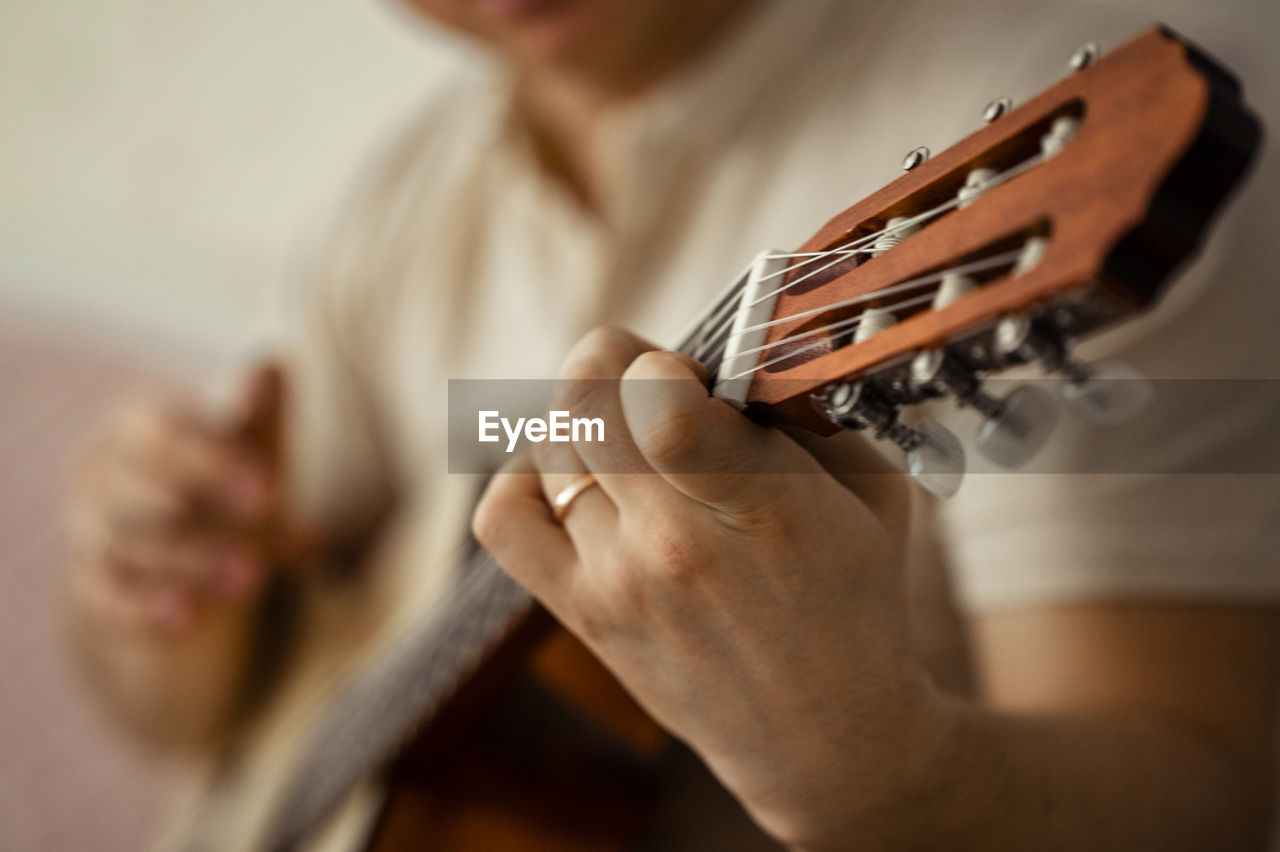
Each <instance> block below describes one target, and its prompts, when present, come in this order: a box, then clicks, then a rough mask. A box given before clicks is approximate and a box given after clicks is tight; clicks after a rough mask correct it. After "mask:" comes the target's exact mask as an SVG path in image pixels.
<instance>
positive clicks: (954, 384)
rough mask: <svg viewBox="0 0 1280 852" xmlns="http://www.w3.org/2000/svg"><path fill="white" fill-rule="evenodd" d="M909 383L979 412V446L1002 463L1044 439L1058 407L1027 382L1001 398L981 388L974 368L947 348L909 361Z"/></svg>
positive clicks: (1013, 462) (1014, 461) (1013, 463)
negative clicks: (946, 396) (949, 397)
mask: <svg viewBox="0 0 1280 852" xmlns="http://www.w3.org/2000/svg"><path fill="white" fill-rule="evenodd" d="M911 383H912V386H913V387H914V388H915V389H916V390H917V392H919V393H921V394H922V395H926V396H944V395H951V396H954V397H955V399H956V402H958V403H959V404H960V405H962V406H967V407H970V408H973V409H974V410H976V411H977V412H978V413H979V414H981V415H982V424H981V425H980V426H979V427H978V436H977V444H978V449H979V450H980V451H981V452H982V454H983V455H984V456H986V457H987V458H988V459H990V460H991V461H993V462H995V463H996V464H998V465H1000V466H1002V467H1018V466H1020V465H1022V464H1025V463H1026V462H1027V461H1028V460H1030V459H1031V457H1032V456H1034V455H1035V454H1036V453H1037V452H1039V451H1040V448H1041V447H1043V446H1044V445H1045V443H1046V442H1047V441H1048V440H1049V435H1050V434H1051V433H1052V432H1053V427H1054V426H1055V425H1056V424H1057V422H1058V408H1057V406H1056V405H1054V403H1053V400H1052V398H1050V396H1049V395H1048V394H1047V393H1045V392H1044V391H1043V390H1041V389H1040V388H1037V387H1033V386H1031V385H1022V386H1020V387H1017V388H1015V389H1014V390H1012V391H1011V392H1009V393H1008V394H1007V395H1005V396H1003V397H997V396H993V395H991V394H989V393H987V392H986V391H984V390H983V389H982V382H981V380H980V379H979V378H978V376H977V370H976V369H974V368H973V367H971V366H970V365H969V364H968V363H966V362H965V361H963V360H961V359H960V358H959V357H958V356H956V355H955V354H953V353H951V352H948V351H947V350H946V349H928V350H924V351H922V352H919V353H918V354H917V355H916V357H915V358H914V359H913V360H912V362H911Z"/></svg>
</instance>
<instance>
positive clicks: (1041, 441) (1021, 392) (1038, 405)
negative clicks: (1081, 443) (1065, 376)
mask: <svg viewBox="0 0 1280 852" xmlns="http://www.w3.org/2000/svg"><path fill="white" fill-rule="evenodd" d="M1056 425H1058V406H1057V405H1056V404H1055V403H1054V401H1053V397H1051V396H1050V395H1049V394H1047V393H1045V392H1044V391H1043V390H1041V389H1040V388H1038V387H1034V386H1032V385H1020V386H1019V387H1016V388H1014V389H1013V390H1012V391H1010V392H1009V393H1008V394H1007V395H1006V396H1004V397H1003V398H1002V399H1001V400H1000V410H999V412H997V413H995V414H993V415H989V416H987V417H985V418H984V419H983V421H982V425H980V426H979V427H978V449H979V450H980V451H981V452H982V454H983V455H984V456H986V457H987V458H988V459H990V460H991V461H993V462H995V463H996V464H998V465H1000V466H1001V467H1021V466H1022V465H1024V464H1026V463H1027V462H1028V461H1030V460H1031V457H1032V456H1034V455H1035V454H1036V453H1038V452H1039V451H1040V448H1041V447H1043V446H1044V445H1045V444H1046V443H1048V441H1049V436H1050V435H1052V434H1053V427H1054V426H1056Z"/></svg>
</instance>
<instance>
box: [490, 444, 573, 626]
mask: <svg viewBox="0 0 1280 852" xmlns="http://www.w3.org/2000/svg"><path fill="white" fill-rule="evenodd" d="M541 479H542V478H541V476H540V475H539V474H538V472H537V471H536V470H535V468H534V467H533V464H532V461H531V460H529V459H527V458H523V457H522V458H520V459H518V460H516V461H515V462H513V463H512V464H510V465H508V466H507V467H505V468H504V469H503V470H502V471H500V472H499V473H498V474H497V475H496V476H494V478H493V480H492V481H491V482H490V483H489V487H488V488H487V489H486V490H485V493H484V496H483V497H482V498H481V499H480V503H479V504H478V505H477V506H476V511H475V515H474V516H473V517H472V521H471V526H472V531H473V532H474V533H475V537H476V540H477V541H479V542H480V543H481V544H482V545H484V546H485V548H487V549H488V551H489V552H490V553H492V554H493V557H494V558H495V559H496V560H498V564H500V565H501V566H502V567H503V569H504V570H505V571H506V572H507V573H508V574H510V575H511V576H512V578H514V579H515V580H516V582H518V583H519V584H520V585H522V586H524V587H525V588H526V589H528V591H529V593H530V594H532V595H533V596H534V597H536V598H538V599H539V600H540V601H542V602H543V603H544V604H545V605H546V606H547V608H548V609H550V610H551V611H552V612H553V613H555V614H556V615H560V614H561V612H563V611H564V610H565V607H564V603H565V601H566V598H567V595H568V593H569V589H570V586H571V584H572V582H573V576H574V573H575V572H576V571H577V570H578V564H579V563H578V557H577V553H576V552H575V550H574V546H573V542H572V541H571V540H570V539H569V535H568V533H567V532H566V531H565V530H564V528H563V527H561V526H560V525H559V524H557V523H556V522H555V519H554V518H553V517H552V514H551V507H550V506H549V505H547V501H546V499H545V498H544V496H543V491H542V488H543V486H542V481H541Z"/></svg>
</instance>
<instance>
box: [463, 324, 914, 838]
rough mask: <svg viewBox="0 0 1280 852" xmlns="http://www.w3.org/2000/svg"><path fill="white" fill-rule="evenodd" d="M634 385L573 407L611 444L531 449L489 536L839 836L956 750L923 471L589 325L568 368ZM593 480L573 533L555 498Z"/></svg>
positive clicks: (540, 590)
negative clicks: (914, 583) (915, 595)
mask: <svg viewBox="0 0 1280 852" xmlns="http://www.w3.org/2000/svg"><path fill="white" fill-rule="evenodd" d="M619 377H622V379H623V380H622V381H621V382H617V381H594V382H592V381H581V382H576V383H574V384H573V385H570V388H571V390H570V394H569V396H570V398H569V399H562V400H561V401H560V402H559V403H558V404H557V406H556V407H557V408H562V409H570V410H571V411H572V416H574V417H601V418H603V419H604V421H605V423H606V440H605V441H604V442H597V443H588V442H580V443H573V444H565V443H561V444H551V443H541V444H537V445H535V451H534V456H533V459H531V460H525V461H523V462H519V463H517V464H515V465H514V466H513V467H511V468H510V469H509V470H508V471H507V472H505V473H504V474H502V475H499V476H498V477H496V478H495V480H494V481H493V483H491V485H490V489H489V491H488V493H487V494H486V496H485V498H484V499H483V501H482V502H481V504H480V506H479V507H478V509H477V513H476V517H475V521H474V524H475V529H476V534H477V537H478V538H479V540H480V541H481V542H482V543H483V544H484V545H485V546H486V547H488V548H489V549H490V551H491V552H492V553H493V554H494V555H495V557H496V558H497V559H498V560H499V561H500V562H501V564H502V565H503V566H504V568H506V570H507V571H509V572H510V573H511V574H512V575H513V576H514V577H515V578H516V579H517V580H518V581H519V582H520V583H522V584H523V585H525V586H526V587H527V588H528V589H529V590H530V591H531V592H532V593H533V594H534V595H535V596H537V597H538V598H539V599H540V600H541V601H542V602H543V603H544V604H545V605H546V606H547V607H548V608H549V609H550V610H551V611H552V612H553V613H554V614H555V615H556V617H557V618H558V619H559V620H560V621H561V622H562V623H563V624H564V625H565V626H567V627H568V628H569V629H571V630H573V631H574V632H575V633H577V634H578V635H579V636H580V637H581V638H582V639H583V640H584V641H585V642H586V644H587V645H588V646H589V647H590V648H591V649H592V651H593V652H594V653H595V654H596V655H597V656H599V657H600V658H601V660H602V661H603V662H605V663H606V664H607V665H608V666H609V667H610V668H611V669H613V671H614V672H615V673H616V674H617V675H618V676H619V678H620V679H621V680H622V681H623V683H624V684H626V686H627V687H628V688H629V689H630V690H631V691H632V693H633V694H634V695H635V697H636V698H637V699H638V700H639V701H640V703H641V704H643V705H644V706H645V707H646V709H647V710H649V712H650V713H652V714H653V716H654V717H655V718H656V719H657V720H658V721H659V722H661V723H663V724H664V725H665V726H666V727H667V728H668V729H669V730H671V731H672V732H673V733H675V734H676V735H677V736H679V737H681V738H682V739H684V740H686V741H687V742H688V743H689V744H690V745H691V746H692V747H693V748H694V749H695V750H696V751H697V752H699V753H700V754H701V756H702V757H703V759H704V760H705V761H706V762H707V764H708V766H709V767H710V768H711V769H712V771H714V772H715V773H716V774H717V775H718V776H719V777H720V779H721V780H722V781H723V782H724V783H725V784H726V786H728V787H729V789H730V790H732V791H733V792H734V793H736V794H737V795H738V797H739V798H740V799H741V800H742V801H743V803H744V804H745V805H746V806H747V808H748V810H749V811H750V812H751V813H752V814H753V815H754V816H755V818H756V819H757V820H758V821H759V822H760V823H761V825H763V826H764V827H765V828H766V829H768V830H770V831H771V832H772V833H774V834H775V836H777V837H779V838H781V839H785V840H789V841H796V842H801V841H803V840H805V839H807V838H810V837H823V836H825V837H830V836H832V835H837V836H838V835H839V833H840V831H841V830H842V828H847V821H848V820H849V819H850V817H851V816H852V815H853V814H855V813H856V812H858V810H859V809H860V808H867V809H871V808H876V807H880V806H883V805H884V803H885V802H888V801H894V800H897V799H898V798H899V797H901V796H902V794H903V791H904V790H905V789H907V788H908V785H910V784H911V783H914V781H915V779H916V777H917V776H916V773H917V772H919V771H922V767H923V766H925V765H927V763H928V761H929V759H930V757H931V754H930V752H929V749H930V748H931V747H932V746H933V745H934V744H935V743H936V742H937V741H938V737H937V735H936V734H935V732H934V731H933V725H934V718H933V716H932V711H933V707H932V693H931V690H930V687H929V686H928V684H927V681H926V679H925V677H924V675H923V672H922V670H921V669H920V667H919V666H918V665H917V664H916V662H915V661H914V658H913V655H912V652H911V649H910V643H909V640H908V637H907V613H906V601H905V597H906V595H905V590H904V587H903V583H902V576H901V575H902V566H903V562H904V558H903V551H904V543H905V534H906V525H907V498H908V493H907V490H906V482H905V481H904V480H905V478H904V477H902V476H901V475H896V474H895V473H894V471H893V470H892V468H891V467H890V466H889V465H888V463H887V462H885V461H884V460H883V459H881V458H880V457H879V455H878V454H876V453H875V452H874V450H872V449H871V448H870V447H869V446H868V445H867V444H866V443H865V442H864V441H862V440H861V439H859V438H858V437H857V436H855V435H850V434H845V435H840V436H835V437H834V438H832V439H825V440H824V439H818V438H815V437H812V436H810V437H809V438H800V437H798V436H795V437H793V436H790V435H788V434H786V433H784V432H782V431H779V430H777V429H767V428H764V427H761V426H759V425H757V424H755V423H753V422H751V421H750V420H749V419H747V418H746V417H743V416H742V415H741V414H740V413H739V412H738V411H736V410H734V409H733V408H732V407H731V406H730V405H728V404H727V403H725V402H724V401H722V400H719V399H715V398H712V397H710V396H709V395H708V393H707V389H706V387H705V384H704V379H705V376H703V375H702V373H701V368H700V367H699V366H697V365H696V364H694V363H693V362H691V361H690V360H689V359H687V358H684V357H683V356H681V355H678V354H675V353H670V352H657V351H652V347H650V346H648V345H647V344H644V343H642V342H640V341H638V340H636V339H635V338H632V337H630V336H629V335H626V334H624V333H622V332H618V331H611V330H603V331H600V332H595V333H593V334H591V335H589V336H588V337H587V338H586V339H585V340H584V341H583V342H582V343H580V344H579V345H578V346H577V347H575V349H574V351H573V353H572V354H571V355H570V357H569V360H568V362H567V365H566V367H565V371H564V373H563V375H562V378H564V379H567V380H587V379H606V380H608V379H618V378H619ZM762 470H764V471H771V472H770V473H760V472H758V471H762ZM832 470H844V471H854V473H852V474H851V475H836V474H833V473H831V472H830V471H832ZM623 471H625V472H623ZM587 472H590V473H592V474H594V476H595V477H596V480H597V481H598V483H599V486H598V487H591V488H589V489H587V490H586V491H583V492H582V493H581V495H580V496H579V497H578V498H577V499H576V501H575V502H573V503H572V505H571V507H570V509H569V512H568V515H567V517H566V518H565V521H564V524H563V525H561V524H558V523H557V522H556V521H555V519H554V517H553V515H552V513H551V511H550V509H549V507H548V501H549V500H551V499H552V498H553V497H554V495H556V494H557V493H559V492H560V491H561V490H562V489H564V488H565V487H566V486H568V485H569V484H570V483H572V482H574V481H575V480H577V479H578V478H579V477H580V476H581V475H583V474H584V473H587Z"/></svg>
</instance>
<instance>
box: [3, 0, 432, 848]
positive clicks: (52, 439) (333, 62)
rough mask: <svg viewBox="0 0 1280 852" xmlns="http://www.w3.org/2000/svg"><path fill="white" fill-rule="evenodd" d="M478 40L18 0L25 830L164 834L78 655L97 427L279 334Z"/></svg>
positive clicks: (13, 228) (120, 840)
mask: <svg viewBox="0 0 1280 852" xmlns="http://www.w3.org/2000/svg"><path fill="white" fill-rule="evenodd" d="M456 58H457V57H456V53H455V52H454V50H453V48H452V47H451V46H450V45H449V44H448V42H447V41H446V40H444V39H443V38H441V37H440V36H438V35H436V34H434V33H432V32H431V31H428V30H427V29H426V28H424V27H422V26H420V25H418V24H417V23H416V22H415V21H413V20H412V19H411V18H410V16H409V15H408V13H406V12H405V11H403V10H401V9H399V8H397V7H395V6H394V5H393V3H392V0H95V2H90V0H0V849H5V850H64V849H65V850H80V849H102V850H132V849H137V848H141V846H142V845H143V842H144V838H145V837H146V835H147V831H148V829H149V826H150V824H151V823H152V821H153V820H154V818H155V815H156V814H157V813H158V811H159V809H160V808H161V806H162V803H163V800H164V797H165V795H166V793H167V792H168V786H169V784H168V783H167V782H168V780H169V776H168V775H167V774H166V771H165V769H164V767H161V766H158V765H156V764H155V763H151V762H147V761H145V760H141V759H140V756H139V755H137V754H135V753H133V752H132V751H131V750H130V749H129V748H128V747H126V746H124V745H122V744H121V743H119V742H118V741H117V740H115V739H114V738H113V737H112V736H111V734H110V732H109V731H108V729H107V727H106V725H105V724H104V723H103V722H102V721H101V720H99V719H98V718H97V717H96V715H95V714H94V712H93V710H92V708H91V706H90V705H88V704H87V703H86V701H85V700H84V695H83V693H82V691H81V689H80V687H79V686H78V684H77V683H76V681H75V679H74V677H73V675H72V673H71V671H70V670H69V667H68V665H67V662H66V653H65V647H64V640H63V636H62V630H61V625H60V624H59V623H58V617H57V616H58V612H57V598H58V595H57V592H58V584H59V582H60V574H61V572H62V571H63V566H64V564H65V561H66V558H65V554H64V553H63V533H62V526H63V504H64V481H65V469H66V465H67V459H68V457H69V456H70V453H71V451H72V448H73V447H75V446H76V444H77V443H78V442H79V441H80V440H81V439H82V437H83V434H84V431H85V429H86V428H87V426H88V425H89V424H91V423H92V421H93V420H94V418H95V417H96V415H97V412H98V410H99V409H100V407H101V405H102V403H103V402H104V401H105V400H106V399H108V398H109V397H111V396H112V395H113V394H115V393H116V392H117V391H118V390H119V389H120V388H122V387H124V386H125V385H130V384H134V383H136V382H138V381H139V380H140V379H147V378H157V377H164V378H168V379H174V378H177V379H191V378H194V379H198V378H201V377H203V376H204V375H206V374H207V373H208V372H209V371H210V369H211V368H212V367H213V366H215V365H218V364H224V363H227V362H228V361H231V360H234V356H235V354H236V353H237V352H239V351H241V350H243V349H245V348H248V347H249V346H251V345H252V344H253V343H255V342H256V338H257V337H258V334H259V332H260V330H261V329H262V328H263V326H264V321H263V319H262V317H263V316H264V314H265V313H266V311H265V308H266V307H267V306H268V305H269V304H270V303H271V302H272V299H273V290H274V285H275V283H276V282H278V281H279V280H280V278H281V277H282V275H283V273H284V271H285V269H286V268H287V267H288V265H289V264H290V263H291V261H292V260H293V259H294V258H295V257H296V255H297V254H298V251H299V247H300V245H301V244H302V243H304V242H305V239H304V238H305V237H308V236H310V233H311V232H312V231H313V230H314V228H315V226H316V225H317V224H319V223H322V222H323V221H324V219H325V218H326V217H327V216H328V215H329V213H330V211H331V209H332V208H333V207H334V205H335V204H336V203H337V199H338V198H339V196H340V195H341V192H342V188H343V186H344V185H345V183H346V182H347V181H348V179H349V178H350V176H351V174H352V172H353V171H354V170H356V169H357V168H358V166H359V163H360V161H361V160H362V158H363V156H364V155H365V154H366V153H367V152H368V151H369V150H370V149H372V148H373V147H375V146H376V145H377V141H378V140H379V139H380V138H385V136H386V135H387V134H388V133H390V132H392V131H393V129H394V127H395V125H397V124H398V123H400V122H401V121H402V120H404V118H405V117H406V116H407V115H408V114H409V113H410V112H412V110H413V105H414V103H415V102H416V101H417V100H419V99H420V98H421V97H422V96H423V94H424V93H425V92H426V91H427V89H428V88H429V87H430V86H433V85H439V84H442V82H444V81H445V80H446V79H447V72H448V69H449V67H450V64H451V63H452V62H453V61H455V60H456Z"/></svg>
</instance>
